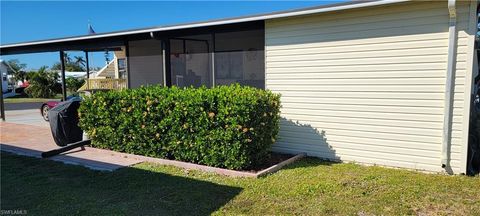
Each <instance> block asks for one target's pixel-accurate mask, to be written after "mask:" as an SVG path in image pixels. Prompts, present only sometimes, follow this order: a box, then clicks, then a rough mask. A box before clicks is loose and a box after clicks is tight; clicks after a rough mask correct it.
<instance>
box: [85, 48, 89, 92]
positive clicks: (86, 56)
mask: <svg viewBox="0 0 480 216" xmlns="http://www.w3.org/2000/svg"><path fill="white" fill-rule="evenodd" d="M85 66H86V67H87V80H86V82H87V90H88V89H90V85H89V83H88V81H89V79H90V62H89V61H88V51H85Z"/></svg>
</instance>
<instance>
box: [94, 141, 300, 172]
mask: <svg viewBox="0 0 480 216" xmlns="http://www.w3.org/2000/svg"><path fill="white" fill-rule="evenodd" d="M86 148H87V150H88V151H95V150H96V151H108V150H104V149H96V148H92V147H86ZM110 152H111V154H112V155H117V156H120V157H123V158H130V159H134V160H138V161H139V162H150V163H155V164H160V165H167V166H175V167H179V168H182V169H187V170H200V171H203V172H211V173H216V174H220V175H226V176H231V177H247V178H259V177H262V176H265V175H268V174H271V173H274V172H276V171H278V170H280V169H281V168H283V167H284V166H286V165H289V164H291V163H293V162H295V161H297V160H299V159H301V158H303V157H305V156H306V154H305V153H301V154H297V155H295V156H293V157H291V158H289V159H287V160H284V161H282V162H280V163H278V164H275V165H273V166H270V167H268V168H266V169H263V170H261V171H259V172H256V173H254V172H248V171H238V170H230V169H223V168H217V167H211V166H205V165H200V164H194V163H188V162H183V161H176V160H167V159H161V158H153V157H147V156H142V155H134V154H128V153H122V152H114V151H110Z"/></svg>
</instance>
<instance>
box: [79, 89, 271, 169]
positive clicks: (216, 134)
mask: <svg viewBox="0 0 480 216" xmlns="http://www.w3.org/2000/svg"><path fill="white" fill-rule="evenodd" d="M279 110H280V95H278V94H274V93H272V92H270V91H268V90H261V89H256V88H252V87H243V86H240V85H231V86H220V87H215V88H205V87H201V88H177V87H171V88H165V87H161V86H151V87H142V88H138V89H128V90H123V91H110V92H99V93H96V94H94V95H93V96H90V97H88V98H86V99H85V101H83V102H82V104H81V106H80V109H79V113H80V126H81V127H82V129H83V130H84V131H86V133H87V134H88V136H89V137H90V138H91V139H92V145H93V146H94V147H98V148H105V149H111V150H115V151H120V152H127V153H132V154H139V155H145V156H151V157H159V158H167V159H174V160H180V161H186V162H193V163H198V164H204V165H208V166H215V167H222V168H229V169H237V170H238V169H248V168H250V167H252V166H255V165H258V164H260V163H262V162H263V161H264V160H265V159H267V158H268V152H269V150H270V147H271V145H272V144H273V143H274V142H275V139H276V136H277V134H278V130H279V126H278V122H279V118H280V115H279V114H280V111H279Z"/></svg>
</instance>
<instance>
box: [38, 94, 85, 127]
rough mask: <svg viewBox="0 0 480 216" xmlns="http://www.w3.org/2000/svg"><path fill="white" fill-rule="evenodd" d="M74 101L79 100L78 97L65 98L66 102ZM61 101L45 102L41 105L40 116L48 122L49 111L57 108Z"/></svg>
mask: <svg viewBox="0 0 480 216" xmlns="http://www.w3.org/2000/svg"><path fill="white" fill-rule="evenodd" d="M74 99H81V98H80V97H79V96H74V95H70V96H68V97H67V101H69V100H74ZM61 102H62V101H57V100H55V101H53V100H52V101H47V102H45V103H43V104H42V106H41V107H40V114H41V115H42V117H43V119H44V120H45V121H48V111H50V109H52V108H53V107H55V106H57V105H58V104H59V103H61Z"/></svg>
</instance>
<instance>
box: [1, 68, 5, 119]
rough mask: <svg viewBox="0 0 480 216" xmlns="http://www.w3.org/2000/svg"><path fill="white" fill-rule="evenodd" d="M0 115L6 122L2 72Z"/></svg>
mask: <svg viewBox="0 0 480 216" xmlns="http://www.w3.org/2000/svg"><path fill="white" fill-rule="evenodd" d="M0 75H1V76H0V77H1V80H0V115H1V116H2V121H5V104H4V103H3V73H2V72H0Z"/></svg>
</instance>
